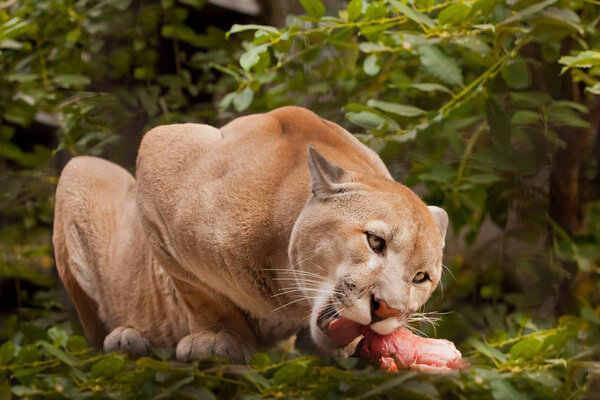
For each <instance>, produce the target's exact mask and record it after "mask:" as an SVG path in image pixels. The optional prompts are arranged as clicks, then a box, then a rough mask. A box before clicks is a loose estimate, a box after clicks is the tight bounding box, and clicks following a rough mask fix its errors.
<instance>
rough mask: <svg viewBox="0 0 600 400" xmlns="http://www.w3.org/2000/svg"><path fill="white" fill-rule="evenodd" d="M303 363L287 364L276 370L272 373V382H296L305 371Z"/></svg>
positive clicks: (277, 383)
mask: <svg viewBox="0 0 600 400" xmlns="http://www.w3.org/2000/svg"><path fill="white" fill-rule="evenodd" d="M306 369H307V368H306V365H304V364H296V363H294V364H288V365H285V366H283V367H282V368H280V369H279V370H277V372H275V375H273V383H275V384H276V385H281V384H292V383H296V382H298V381H299V380H300V378H302V377H303V376H304V374H305V373H306Z"/></svg>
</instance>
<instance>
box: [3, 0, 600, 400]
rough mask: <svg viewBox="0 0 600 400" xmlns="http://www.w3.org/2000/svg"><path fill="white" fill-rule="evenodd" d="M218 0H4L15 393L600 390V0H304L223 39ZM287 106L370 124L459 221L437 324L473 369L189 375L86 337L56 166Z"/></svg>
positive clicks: (8, 342) (411, 176) (286, 356)
mask: <svg viewBox="0 0 600 400" xmlns="http://www.w3.org/2000/svg"><path fill="white" fill-rule="evenodd" d="M204 3H205V1H202V0H200V1H195V0H179V1H176V0H160V1H159V0H155V1H149V2H139V1H128V0H119V1H117V0H104V1H100V0H68V1H59V0H21V1H5V2H1V3H0V67H1V69H0V70H1V71H2V74H0V87H1V89H2V90H1V91H0V138H1V140H0V155H1V158H0V159H1V162H0V186H1V187H2V189H3V190H2V192H1V193H0V218H1V220H2V226H1V229H0V237H1V238H2V240H1V245H0V279H2V278H4V279H5V280H6V281H7V282H10V283H11V287H12V285H13V284H14V288H13V289H11V290H14V292H15V295H16V299H17V300H16V303H15V304H14V307H15V308H16V309H11V310H10V311H11V313H13V314H16V315H18V318H15V317H7V318H4V316H3V319H2V320H0V326H1V327H2V333H1V334H0V399H4V398H10V396H11V395H12V396H14V397H25V398H37V397H58V398H60V397H64V398H82V397H99V398H105V397H106V398H109V397H110V398H129V397H132V398H133V397H135V398H169V397H173V398H215V397H217V398H229V397H233V396H238V397H243V398H248V399H251V398H256V397H265V398H273V397H283V398H289V397H307V398H312V397H327V398H342V397H360V396H362V397H365V398H368V397H382V396H383V397H389V398H397V397H400V396H402V397H403V398H404V397H406V398H419V399H421V398H429V399H436V398H469V399H497V400H498V399H509V398H510V399H536V398H540V399H548V398H556V399H563V398H576V397H580V396H584V395H586V394H587V395H590V396H592V394H591V393H593V390H598V386H600V383H598V373H597V371H598V370H599V369H600V365H599V364H598V361H597V360H598V358H599V352H600V332H599V325H600V290H599V279H598V278H599V267H598V262H599V260H600V250H599V249H600V246H599V244H600V222H598V221H600V201H599V197H600V192H599V191H598V189H597V187H598V186H597V184H598V182H599V180H600V175H599V173H598V171H599V165H600V160H599V159H598V158H597V156H594V154H592V153H591V152H589V151H588V150H587V149H588V147H591V146H592V145H594V143H596V144H595V146H597V133H596V131H594V129H596V127H597V124H598V122H600V121H599V117H598V116H599V115H600V112H599V111H600V108H599V107H600V106H599V103H600V102H599V101H598V97H597V96H595V95H599V94H600V55H599V53H598V51H596V50H597V49H598V48H599V47H600V46H599V40H600V36H599V34H598V27H597V25H598V23H600V15H599V12H598V10H599V7H598V6H599V5H600V4H599V3H598V2H597V1H596V0H545V1H533V0H517V1H505V0H450V1H443V0H409V1H404V0H351V1H349V2H341V1H340V2H333V1H332V2H330V3H328V4H329V5H331V4H333V5H332V6H331V7H330V8H329V9H327V8H326V7H325V6H324V5H323V3H322V2H321V1H320V0H301V1H300V4H301V6H302V7H303V8H304V10H305V11H306V14H307V15H305V16H301V17H291V16H290V17H289V18H288V23H287V26H285V27H283V28H277V27H273V26H268V25H264V21H261V20H256V21H252V22H254V23H252V24H234V25H233V26H231V28H230V30H229V31H228V32H227V33H225V30H223V29H221V28H219V27H216V26H208V27H206V28H202V29H204V30H202V29H200V28H199V26H198V24H197V23H196V22H195V21H197V18H198V16H199V15H201V14H202V12H203V9H202V7H203V6H204ZM233 22H235V21H233ZM287 104H295V105H304V106H306V107H308V108H310V109H312V110H314V111H316V112H317V113H318V114H319V115H321V116H323V117H325V118H328V119H331V120H334V121H336V122H338V123H340V124H342V125H343V126H345V127H347V128H348V129H349V130H350V131H353V132H358V133H357V135H356V136H357V137H359V138H360V139H361V140H362V141H363V142H364V143H366V144H368V145H369V146H371V147H372V148H374V149H375V150H376V151H378V152H379V154H380V155H381V156H382V158H383V159H384V160H385V161H386V163H387V164H388V166H389V168H390V170H391V172H392V173H393V175H394V177H395V178H396V179H397V180H399V181H402V182H404V183H406V184H407V185H409V186H411V187H413V188H414V189H415V190H416V191H418V192H419V194H421V195H423V197H424V199H425V200H426V201H427V202H428V203H431V204H438V205H441V206H443V207H444V208H445V209H446V210H447V211H448V213H449V215H450V218H451V222H452V227H453V231H454V236H455V238H454V241H453V242H450V243H449V245H448V250H449V252H450V253H451V255H450V257H449V258H448V263H449V267H450V268H449V270H452V273H449V274H447V275H446V276H445V277H444V279H443V281H442V283H443V285H444V288H443V292H442V291H438V292H436V294H435V295H434V297H433V298H432V300H431V301H430V303H429V304H428V307H429V308H430V309H431V308H433V309H439V310H441V311H453V312H452V313H449V314H444V315H443V317H444V318H443V320H442V321H441V323H440V325H439V326H438V327H437V331H434V330H432V328H431V327H420V329H422V330H424V331H425V332H426V333H429V334H432V335H436V336H437V337H446V338H449V339H451V340H454V341H456V342H457V344H459V347H460V348H461V350H462V351H463V354H465V355H466V356H468V358H469V360H470V361H471V363H472V368H471V369H470V370H468V371H466V372H464V373H461V374H451V375H444V376H434V375H427V374H414V373H401V374H397V375H395V374H385V373H383V372H380V371H377V370H376V369H375V368H374V367H373V366H372V365H367V363H364V362H358V361H357V360H354V359H348V360H323V359H321V358H318V357H315V356H306V355H300V354H298V353H296V352H295V351H292V350H289V349H287V350H282V349H279V350H277V349H276V350H273V349H270V350H268V351H267V353H259V354H257V355H255V356H254V357H253V360H252V363H251V365H250V367H242V366H235V365H228V364H226V363H223V362H220V361H217V360H207V361H203V362H201V363H200V364H199V365H189V364H181V363H177V362H175V361H173V360H171V359H170V354H168V352H165V351H164V350H155V354H154V356H153V357H152V358H140V359H137V360H133V359H129V358H126V357H125V356H123V355H119V354H113V355H102V354H100V353H98V352H97V351H95V350H92V349H89V348H87V345H86V344H85V342H84V340H83V339H82V338H81V337H79V336H77V335H76V334H74V332H78V328H77V327H76V326H75V327H74V328H73V327H70V326H69V325H68V324H66V323H65V322H64V320H65V310H64V309H63V308H64V307H63V306H62V304H64V301H63V300H62V298H61V296H60V295H57V293H56V291H55V290H54V289H53V288H54V287H55V285H56V282H55V279H53V276H52V273H51V271H52V269H51V267H52V266H53V262H52V257H51V245H50V241H49V237H50V233H49V232H50V228H51V223H52V207H53V191H54V187H55V184H56V179H57V176H56V172H55V170H54V165H57V166H58V167H59V168H60V166H62V165H63V164H64V161H65V159H67V158H68V157H69V156H71V155H80V154H90V155H101V156H103V157H106V158H109V159H111V160H113V161H116V162H119V163H121V164H124V165H125V166H127V167H131V166H132V164H133V159H134V155H135V149H136V148H137V144H138V142H139V139H140V137H141V134H142V132H143V131H144V130H146V129H147V128H149V127H151V126H154V125H157V124H163V123H173V122H187V121H202V122H205V123H211V124H215V125H219V124H220V123H222V122H224V121H227V120H229V119H231V118H232V117H233V116H235V115H238V114H239V113H241V112H250V111H252V112H261V111H265V110H270V109H273V108H275V107H278V106H281V105H287ZM581 143H583V145H582V144H581ZM594 157H596V158H594ZM573 159H575V160H577V162H575V163H574V162H573V161H569V160H573ZM563 187H564V189H563ZM577 188H580V189H577ZM577 190H579V191H577ZM572 199H576V200H577V201H575V202H574V203H569V201H572ZM561 206H563V207H562V208H561ZM565 209H572V210H573V217H572V218H570V217H569V218H566V217H565V216H564V214H565V212H564V210H565ZM557 210H558V211H557ZM490 231H491V232H492V233H493V234H492V235H490V233H489V232H490ZM465 245H466V248H465ZM452 274H454V276H456V278H453V277H452V276H451V275H452ZM8 279H10V280H8ZM2 283H3V282H2V281H1V280H0V286H1V285H2ZM1 287H2V288H3V289H5V288H7V287H9V285H4V286H1ZM1 295H2V293H0V296H1ZM32 313H33V315H32ZM562 314H568V315H563V316H562V317H561V315H562ZM67 332H68V333H67ZM594 371H596V372H594ZM590 398H591V397H590Z"/></svg>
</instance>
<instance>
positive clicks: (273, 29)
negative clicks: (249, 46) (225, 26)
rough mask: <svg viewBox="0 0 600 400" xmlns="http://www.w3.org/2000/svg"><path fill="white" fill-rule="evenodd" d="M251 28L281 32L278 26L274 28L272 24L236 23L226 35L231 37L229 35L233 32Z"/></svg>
mask: <svg viewBox="0 0 600 400" xmlns="http://www.w3.org/2000/svg"><path fill="white" fill-rule="evenodd" d="M249 30H259V31H266V32H270V33H279V31H278V30H277V28H274V27H272V26H267V25H256V24H248V25H239V24H234V25H233V26H232V27H231V29H229V31H228V32H227V33H226V34H225V37H227V38H229V36H230V35H231V34H233V33H238V32H244V31H249Z"/></svg>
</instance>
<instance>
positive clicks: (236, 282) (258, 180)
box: [53, 107, 448, 362]
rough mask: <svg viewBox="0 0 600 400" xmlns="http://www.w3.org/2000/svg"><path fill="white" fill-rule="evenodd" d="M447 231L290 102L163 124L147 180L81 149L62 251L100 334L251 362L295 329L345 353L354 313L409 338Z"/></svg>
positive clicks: (63, 183) (148, 160) (376, 164)
mask: <svg viewBox="0 0 600 400" xmlns="http://www.w3.org/2000/svg"><path fill="white" fill-rule="evenodd" d="M447 225H448V217H447V214H446V213H445V212H444V211H443V210H442V209H441V208H438V207H434V206H429V207H428V206H426V205H425V203H423V201H422V200H421V199H420V198H419V197H418V196H417V195H415V194H414V193H413V192H412V191H411V190H410V189H408V188H407V187H406V186H404V185H402V184H400V183H398V182H395V181H394V179H393V178H392V176H391V174H390V172H389V171H388V169H387V168H386V166H385V165H384V163H383V162H382V160H381V159H380V158H379V156H378V155H377V154H376V153H375V152H374V151H372V150H371V149H369V148H368V147H366V146H365V145H363V144H362V143H360V142H359V141H358V140H357V139H356V138H355V137H354V136H352V135H351V134H350V133H348V132H347V131H346V130H344V129H343V128H342V127H340V126H338V125H336V124H335V123H332V122H329V121H327V120H324V119H322V118H319V117H318V116H317V115H315V114H314V113H312V112H311V111H308V110H306V109H303V108H299V107H283V108H279V109H276V110H274V111H271V112H269V113H266V114H258V115H249V116H244V117H240V118H237V119H235V120H233V121H232V122H230V123H229V124H227V125H225V126H223V127H222V128H220V129H218V128H214V127H212V126H208V125H202V124H177V125H165V126H159V127H156V128H154V129H152V130H150V131H149V132H148V133H146V134H145V136H144V137H143V140H142V143H141V145H140V149H139V153H138V157H137V166H136V177H135V179H134V177H133V176H132V175H131V174H129V173H128V172H127V171H126V170H125V169H123V168H121V167H120V166H118V165H116V164H113V163H111V162H108V161H105V160H102V159H100V158H95V157H86V156H83V157H76V158H73V159H72V160H71V161H70V162H69V163H68V164H67V166H66V167H65V168H64V170H63V172H62V174H61V177H60V180H59V183H58V187H57V190H56V208H55V220H54V232H53V244H54V251H55V256H56V265H57V268H58V272H59V276H60V278H61V280H62V281H63V283H64V286H65V288H66V290H67V291H68V293H69V295H70V297H71V299H72V300H73V303H74V304H75V307H76V310H77V313H78V315H79V318H80V320H81V324H82V326H83V329H84V332H85V334H86V337H87V338H88V340H89V341H90V342H91V343H93V344H95V345H98V346H102V345H103V348H104V350H105V351H115V350H120V351H123V352H127V353H131V354H138V355H141V354H144V353H146V352H148V351H149V349H150V348H151V347H162V348H173V349H174V350H175V355H176V357H177V359H179V360H182V361H189V360H194V359H198V358H202V357H205V356H218V357H225V358H229V359H231V360H232V361H234V362H245V361H247V360H248V359H249V357H250V356H251V354H252V353H253V352H254V351H255V350H256V348H257V346H264V345H269V344H271V343H274V342H275V341H279V340H282V339H285V338H289V337H291V336H292V335H294V334H298V335H300V336H303V335H305V336H306V337H310V339H311V340H312V343H313V344H314V345H316V348H318V349H320V351H321V352H323V353H325V354H340V352H342V353H343V351H344V349H342V348H340V347H339V346H338V345H336V344H335V342H334V341H333V340H332V338H331V335H330V334H329V330H328V326H329V323H330V322H331V321H333V320H335V319H337V318H341V317H344V318H346V319H349V320H352V321H355V322H357V323H359V324H362V325H370V326H371V328H372V329H373V330H374V331H375V332H378V333H380V334H389V333H392V332H393V331H395V330H396V329H397V328H399V327H400V326H402V325H403V324H405V323H406V321H407V319H408V318H409V317H410V316H411V315H412V314H413V313H415V312H416V311H417V310H418V309H419V308H420V307H421V306H422V305H423V304H424V303H425V302H426V300H427V299H428V298H429V296H430V295H431V294H432V292H433V291H434V289H435V288H436V286H437V284H438V282H439V280H440V275H441V269H442V251H443V247H444V237H445V233H446V228H447Z"/></svg>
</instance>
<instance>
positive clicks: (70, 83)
mask: <svg viewBox="0 0 600 400" xmlns="http://www.w3.org/2000/svg"><path fill="white" fill-rule="evenodd" d="M54 82H55V83H56V84H57V85H59V86H62V87H65V88H72V87H74V86H86V85H89V84H90V83H91V82H92V81H91V80H90V78H88V77H87V76H83V75H77V74H62V75H56V76H55V77H54Z"/></svg>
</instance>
